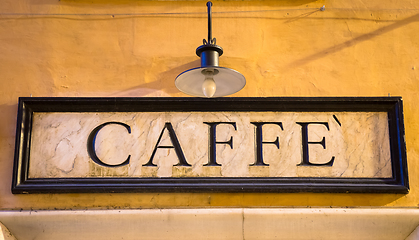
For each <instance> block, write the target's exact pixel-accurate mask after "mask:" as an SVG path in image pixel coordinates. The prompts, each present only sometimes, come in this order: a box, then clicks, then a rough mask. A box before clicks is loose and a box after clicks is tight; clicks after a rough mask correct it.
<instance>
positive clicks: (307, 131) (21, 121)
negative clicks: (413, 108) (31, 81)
mask: <svg viewBox="0 0 419 240" xmlns="http://www.w3.org/2000/svg"><path fill="white" fill-rule="evenodd" d="M16 136H17V139H16V155H15V169H14V179H13V186H12V191H13V193H26V192H27V193H35V192H36V193H39V192H46V193H51V192H141V191H153V192H159V191H171V192H175V191H180V192H184V191H189V192H194V191H195V192H196V191H199V192H214V191H216V192H220V191H222V192H238V191H243V192H383V193H384V192H394V193H406V192H407V191H408V189H409V188H408V177H407V163H406V151H405V143H404V127H403V115H402V100H401V98H397V97H386V98H219V99H201V98H21V99H20V101H19V116H18V125H17V135H16Z"/></svg>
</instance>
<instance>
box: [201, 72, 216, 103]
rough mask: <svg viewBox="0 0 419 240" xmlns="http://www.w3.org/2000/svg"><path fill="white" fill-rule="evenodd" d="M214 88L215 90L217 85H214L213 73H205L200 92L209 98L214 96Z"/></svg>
mask: <svg viewBox="0 0 419 240" xmlns="http://www.w3.org/2000/svg"><path fill="white" fill-rule="evenodd" d="M215 90H217V86H216V85H215V81H214V78H213V74H212V73H208V74H205V80H204V83H202V92H203V93H204V95H205V97H208V98H210V97H212V96H214V93H215Z"/></svg>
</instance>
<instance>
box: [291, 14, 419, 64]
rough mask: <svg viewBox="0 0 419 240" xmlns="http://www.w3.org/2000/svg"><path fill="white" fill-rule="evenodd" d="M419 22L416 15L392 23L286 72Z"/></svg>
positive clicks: (295, 62)
mask: <svg viewBox="0 0 419 240" xmlns="http://www.w3.org/2000/svg"><path fill="white" fill-rule="evenodd" d="M418 21H419V14H415V15H413V16H411V17H408V18H405V19H403V20H400V21H396V22H394V23H392V24H390V25H387V26H385V27H382V28H379V29H377V30H375V31H372V32H370V33H366V34H363V35H361V36H359V37H355V38H353V39H351V40H348V41H346V42H343V43H341V44H337V45H334V46H331V47H329V48H326V49H324V50H322V51H320V52H317V53H315V54H312V55H310V56H307V57H305V58H302V59H299V60H297V61H294V62H292V63H290V64H289V65H288V66H286V67H285V68H284V70H290V69H292V68H295V67H299V66H302V65H306V64H308V63H310V62H312V61H315V60H318V59H320V58H324V57H326V56H328V55H330V54H334V53H336V52H339V51H342V50H344V49H346V48H348V47H352V46H354V45H356V44H359V43H361V42H364V41H367V40H370V39H372V38H375V37H378V36H380V35H383V34H385V33H388V32H391V31H394V30H396V29H398V28H401V27H404V26H406V25H408V24H410V23H414V22H418Z"/></svg>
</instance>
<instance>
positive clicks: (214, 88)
mask: <svg viewBox="0 0 419 240" xmlns="http://www.w3.org/2000/svg"><path fill="white" fill-rule="evenodd" d="M211 6H212V2H207V8H208V41H206V40H205V39H204V44H203V45H201V46H199V47H198V48H197V49H196V55H198V57H200V58H201V67H199V68H192V69H189V70H187V71H185V72H183V73H181V74H179V76H177V77H176V80H175V85H176V87H177V88H178V89H179V90H180V91H182V92H183V93H186V94H188V95H192V96H196V97H208V98H210V97H223V96H227V95H230V94H233V93H236V92H238V91H240V90H241V89H242V88H243V87H244V86H245V85H246V79H245V78H244V76H243V75H242V74H241V73H239V72H237V71H236V70H233V69H230V68H224V67H220V66H218V57H219V56H221V55H222V54H223V49H222V48H221V47H220V46H218V45H216V39H215V38H212V29H211Z"/></svg>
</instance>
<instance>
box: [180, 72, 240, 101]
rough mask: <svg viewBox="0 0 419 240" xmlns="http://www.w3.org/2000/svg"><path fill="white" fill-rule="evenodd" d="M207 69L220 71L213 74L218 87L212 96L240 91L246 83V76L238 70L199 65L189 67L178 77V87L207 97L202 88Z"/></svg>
mask: <svg viewBox="0 0 419 240" xmlns="http://www.w3.org/2000/svg"><path fill="white" fill-rule="evenodd" d="M205 69H216V70H218V73H217V74H216V75H214V76H213V79H214V81H215V84H216V86H217V89H216V91H215V93H214V96H212V97H222V96H227V95H231V94H233V93H236V92H238V91H240V90H241V89H242V88H243V87H244V86H245V85H246V79H245V77H244V76H243V75H242V74H241V73H239V72H237V71H236V70H233V69H230V68H224V67H218V66H212V67H199V68H192V69H189V70H187V71H185V72H183V73H181V74H179V76H177V77H176V80H175V85H176V87H177V88H178V89H179V90H180V91H182V92H183V93H186V94H188V95H192V96H196V97H206V96H205V95H204V92H203V90H202V84H203V82H204V80H205V75H204V74H202V71H203V70H205Z"/></svg>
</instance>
